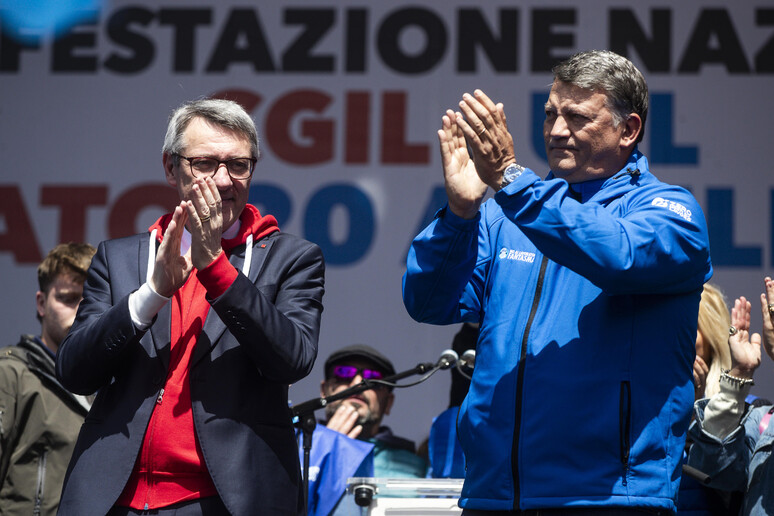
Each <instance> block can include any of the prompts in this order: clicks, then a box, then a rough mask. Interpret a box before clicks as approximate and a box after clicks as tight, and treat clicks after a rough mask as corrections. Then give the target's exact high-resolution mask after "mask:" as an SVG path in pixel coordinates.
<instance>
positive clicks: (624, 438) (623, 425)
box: [618, 381, 632, 485]
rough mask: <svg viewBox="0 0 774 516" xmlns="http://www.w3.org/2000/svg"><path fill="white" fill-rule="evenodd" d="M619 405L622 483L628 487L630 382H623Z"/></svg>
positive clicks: (630, 416) (630, 419)
mask: <svg viewBox="0 0 774 516" xmlns="http://www.w3.org/2000/svg"><path fill="white" fill-rule="evenodd" d="M618 403H619V405H618V413H619V416H618V417H619V419H618V425H619V428H618V431H619V439H620V441H619V442H620V447H621V450H620V459H621V466H622V468H623V475H622V477H621V478H622V480H621V482H622V484H623V485H626V484H627V483H628V480H627V477H628V476H629V449H630V446H631V438H630V435H631V429H632V410H631V408H632V392H631V385H630V384H629V382H628V381H623V382H621V393H620V398H619V402H618Z"/></svg>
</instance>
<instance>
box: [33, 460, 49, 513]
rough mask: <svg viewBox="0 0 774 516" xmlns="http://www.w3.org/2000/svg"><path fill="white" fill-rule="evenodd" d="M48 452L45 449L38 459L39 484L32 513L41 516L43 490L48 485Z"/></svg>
mask: <svg viewBox="0 0 774 516" xmlns="http://www.w3.org/2000/svg"><path fill="white" fill-rule="evenodd" d="M47 453H48V452H47V451H46V450H43V453H42V454H41V455H40V459H38V486H37V489H36V490H35V506H34V507H33V509H32V514H34V515H35V516H40V507H41V505H42V504H43V490H44V489H45V487H46V454H47Z"/></svg>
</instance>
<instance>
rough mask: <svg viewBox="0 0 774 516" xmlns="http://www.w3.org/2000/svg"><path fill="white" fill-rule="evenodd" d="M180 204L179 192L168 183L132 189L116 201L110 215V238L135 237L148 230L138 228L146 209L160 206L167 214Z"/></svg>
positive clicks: (143, 185)
mask: <svg viewBox="0 0 774 516" xmlns="http://www.w3.org/2000/svg"><path fill="white" fill-rule="evenodd" d="M179 202H180V198H179V197H178V194H177V190H175V189H174V188H170V186H169V185H168V184H166V183H146V184H141V185H139V186H135V187H134V188H130V189H129V190H127V191H125V192H124V193H122V194H121V196H120V197H119V198H118V199H116V202H115V203H114V204H113V207H112V208H111V210H110V214H109V215H108V234H109V235H110V238H120V237H125V236H129V235H134V234H135V233H137V232H139V231H145V229H147V228H136V227H135V225H136V223H137V216H138V215H139V214H140V212H141V211H142V210H144V209H145V208H149V207H152V206H158V207H161V208H162V209H164V210H166V211H167V212H171V211H172V209H173V208H174V207H175V205H177V203H179Z"/></svg>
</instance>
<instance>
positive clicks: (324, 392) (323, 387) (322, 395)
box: [320, 380, 328, 398]
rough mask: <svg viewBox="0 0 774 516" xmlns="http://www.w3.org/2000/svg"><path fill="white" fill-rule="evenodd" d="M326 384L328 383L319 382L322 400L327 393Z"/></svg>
mask: <svg viewBox="0 0 774 516" xmlns="http://www.w3.org/2000/svg"><path fill="white" fill-rule="evenodd" d="M327 383H328V382H327V381H326V380H320V397H322V398H324V397H325V395H326V393H327V389H326V388H325V387H326V386H327Z"/></svg>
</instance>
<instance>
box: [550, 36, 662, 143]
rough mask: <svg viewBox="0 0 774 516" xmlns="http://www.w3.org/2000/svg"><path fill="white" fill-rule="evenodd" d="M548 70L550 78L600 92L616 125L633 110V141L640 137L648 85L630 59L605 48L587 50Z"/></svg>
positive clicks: (643, 128) (644, 116)
mask: <svg viewBox="0 0 774 516" xmlns="http://www.w3.org/2000/svg"><path fill="white" fill-rule="evenodd" d="M551 71H552V72H553V74H554V80H557V81H561V82H566V83H569V84H573V85H575V86H578V87H580V88H583V89H587V90H602V91H604V92H605V93H606V94H607V104H608V108H610V111H611V112H612V114H613V122H614V123H615V125H616V126H618V124H620V123H621V122H622V121H623V120H625V119H627V118H628V117H629V115H630V114H631V113H637V114H638V115H639V116H640V118H641V119H642V129H641V130H640V134H639V135H638V136H637V142H640V141H641V140H642V135H643V133H644V132H645V119H646V118H647V116H648V85H647V83H646V82H645V77H643V76H642V73H641V72H640V71H639V70H638V69H637V67H636V66H634V64H632V62H631V61H629V60H628V59H626V58H625V57H623V56H620V55H618V54H616V53H615V52H610V51H609V50H589V51H587V52H579V53H577V54H575V55H573V56H572V57H570V58H569V59H567V60H565V61H562V62H561V63H559V64H558V65H556V66H555V67H554V68H553V69H552V70H551Z"/></svg>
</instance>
